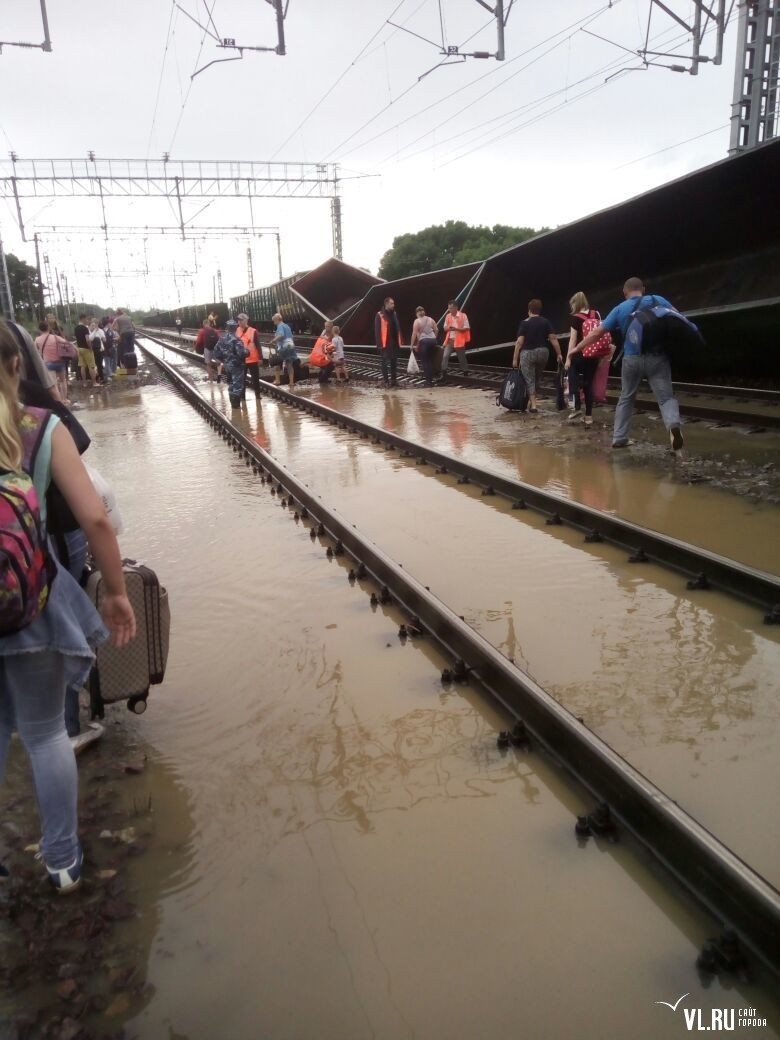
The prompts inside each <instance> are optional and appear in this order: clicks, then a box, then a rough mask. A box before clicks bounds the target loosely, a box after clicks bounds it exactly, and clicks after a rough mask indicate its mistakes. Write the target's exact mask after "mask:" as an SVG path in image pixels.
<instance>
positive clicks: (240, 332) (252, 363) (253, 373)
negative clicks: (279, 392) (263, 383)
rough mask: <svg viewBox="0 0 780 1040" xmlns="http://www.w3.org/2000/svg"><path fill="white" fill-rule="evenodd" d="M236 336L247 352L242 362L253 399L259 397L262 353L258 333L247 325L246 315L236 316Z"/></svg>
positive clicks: (247, 318)
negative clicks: (253, 393) (252, 392)
mask: <svg viewBox="0 0 780 1040" xmlns="http://www.w3.org/2000/svg"><path fill="white" fill-rule="evenodd" d="M236 335H237V336H238V338H239V339H240V340H241V342H242V343H243V344H244V346H245V347H246V349H247V350H248V351H249V354H248V355H247V359H246V361H245V362H244V366H245V368H246V371H247V374H248V375H249V381H250V382H251V384H252V389H253V390H254V392H255V397H259V396H260V361H261V360H262V357H263V355H262V351H261V350H260V333H259V332H258V331H257V329H253V328H252V326H251V325H250V324H249V315H248V314H239V316H238V328H237V329H236Z"/></svg>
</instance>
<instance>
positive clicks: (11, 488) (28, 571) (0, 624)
mask: <svg viewBox="0 0 780 1040" xmlns="http://www.w3.org/2000/svg"><path fill="white" fill-rule="evenodd" d="M47 418H48V417H47V416H45V415H44V414H43V413H41V412H39V410H38V409H34V410H33V409H28V410H27V412H26V413H25V416H24V425H23V428H22V446H23V449H24V457H23V460H22V465H23V467H24V472H23V473H12V472H9V471H8V470H5V471H2V472H0V636H10V635H12V634H13V633H14V632H20V631H21V630H22V629H23V628H26V627H27V626H28V625H29V624H31V623H32V622H33V621H34V620H35V619H36V618H37V617H38V615H39V614H40V613H41V611H42V610H43V608H44V607H45V606H46V603H47V602H48V599H49V593H50V591H51V586H52V583H53V582H54V578H55V575H56V573H57V567H56V564H55V563H54V560H53V559H52V557H51V554H50V553H49V549H48V545H47V541H46V531H45V529H44V527H43V523H42V521H41V509H40V502H39V501H38V493H37V492H36V490H35V485H34V484H33V482H32V480H31V478H30V477H29V476H28V473H29V472H32V470H33V468H34V466H35V459H36V456H37V454H38V448H39V446H40V442H41V438H42V436H43V432H44V430H45V428H46V422H47Z"/></svg>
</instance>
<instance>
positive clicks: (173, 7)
mask: <svg viewBox="0 0 780 1040" xmlns="http://www.w3.org/2000/svg"><path fill="white" fill-rule="evenodd" d="M175 14H176V4H175V0H171V15H170V18H169V19H168V31H167V32H166V34H165V48H164V49H163V55H162V61H161V62H160V76H159V78H158V80H157V93H156V95H155V98H154V111H153V112H152V125H151V126H150V128H149V140H148V142H147V144H146V158H147V159H148V158H149V152H150V151H151V150H152V136H153V135H154V127H155V124H156V122H157V110H158V108H159V105H160V94H161V92H162V83H163V76H164V75H165V60H166V58H167V57H168V48H169V47H170V45H171V29H172V27H173V18H174V15H175Z"/></svg>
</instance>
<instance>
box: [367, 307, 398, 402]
mask: <svg viewBox="0 0 780 1040" xmlns="http://www.w3.org/2000/svg"><path fill="white" fill-rule="evenodd" d="M374 340H375V342H376V348H377V350H378V351H379V357H380V358H381V361H382V382H383V383H384V384H385V386H387V384H388V378H387V377H388V369H389V374H390V380H389V382H390V386H398V353H399V347H400V346H401V343H402V342H403V340H402V339H401V324H400V322H399V321H398V315H397V314H396V312H395V300H394V299H393V297H392V296H388V297H386V298H385V302H384V306H383V308H382V310H381V311H377V313H376V317H375V318H374Z"/></svg>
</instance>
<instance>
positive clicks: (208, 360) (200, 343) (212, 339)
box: [195, 318, 219, 383]
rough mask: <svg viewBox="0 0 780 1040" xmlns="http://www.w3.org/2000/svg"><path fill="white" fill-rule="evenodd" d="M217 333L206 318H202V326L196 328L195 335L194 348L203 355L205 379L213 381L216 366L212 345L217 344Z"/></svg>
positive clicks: (215, 375) (215, 374)
mask: <svg viewBox="0 0 780 1040" xmlns="http://www.w3.org/2000/svg"><path fill="white" fill-rule="evenodd" d="M218 340H219V335H218V333H217V330H216V329H215V328H214V327H213V325H212V324H211V322H210V321H209V319H208V318H204V319H203V327H202V328H201V329H199V330H198V335H197V336H196V337H195V350H196V351H197V352H198V353H199V354H202V355H203V363H204V365H205V366H206V379H207V380H208V382H209V383H213V382H214V380H215V379H216V378H217V366H216V365H215V364H214V347H215V346H216V345H217V341H218Z"/></svg>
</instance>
